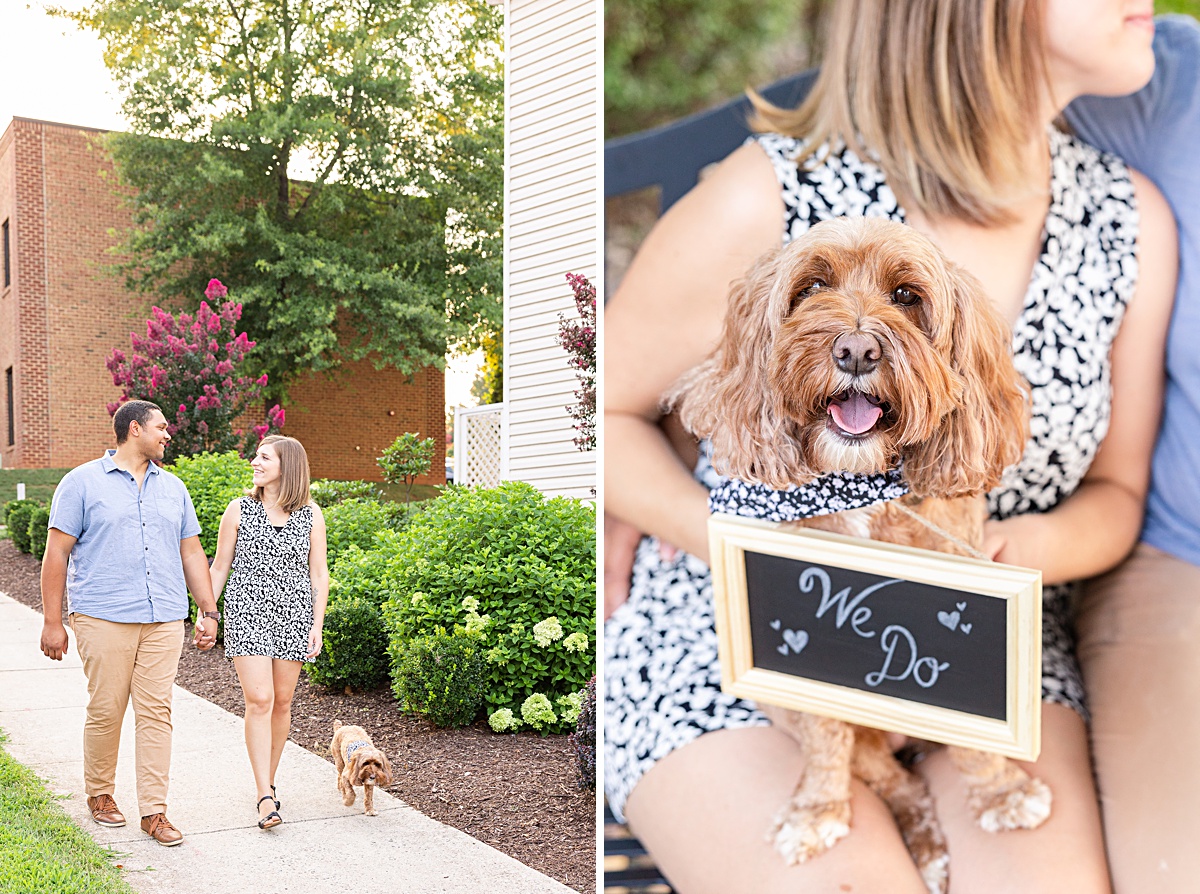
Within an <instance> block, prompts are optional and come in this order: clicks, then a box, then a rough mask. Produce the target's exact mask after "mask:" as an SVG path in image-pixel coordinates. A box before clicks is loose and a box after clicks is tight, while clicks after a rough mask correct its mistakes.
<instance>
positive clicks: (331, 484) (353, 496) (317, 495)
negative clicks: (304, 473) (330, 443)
mask: <svg viewBox="0 0 1200 894" xmlns="http://www.w3.org/2000/svg"><path fill="white" fill-rule="evenodd" d="M309 493H310V494H312V499H313V502H314V503H316V504H317V505H318V506H320V507H321V508H322V509H327V508H328V507H330V506H334V505H336V504H338V503H342V502H345V501H346V500H378V499H379V498H380V497H381V496H383V492H382V491H381V490H380V489H379V488H378V487H376V486H375V485H374V484H372V483H371V482H370V481H333V480H331V479H328V478H320V479H318V480H316V481H314V482H313V483H312V485H311V486H310V487H309Z"/></svg>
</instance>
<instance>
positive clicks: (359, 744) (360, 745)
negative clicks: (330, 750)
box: [346, 740, 371, 757]
mask: <svg viewBox="0 0 1200 894" xmlns="http://www.w3.org/2000/svg"><path fill="white" fill-rule="evenodd" d="M370 744H371V743H370V742H363V741H361V740H360V741H358V742H351V743H350V744H349V745H347V746H346V757H349V756H350V755H352V754H354V752H356V751H358V749H360V748H367V747H369V746H370Z"/></svg>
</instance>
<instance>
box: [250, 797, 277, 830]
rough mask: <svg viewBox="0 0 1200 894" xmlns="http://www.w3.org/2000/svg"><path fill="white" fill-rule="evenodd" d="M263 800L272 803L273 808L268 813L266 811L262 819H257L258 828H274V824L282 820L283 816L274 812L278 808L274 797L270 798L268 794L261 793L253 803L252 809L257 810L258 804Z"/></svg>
mask: <svg viewBox="0 0 1200 894" xmlns="http://www.w3.org/2000/svg"><path fill="white" fill-rule="evenodd" d="M263 801H270V802H271V803H272V804H274V805H275V810H272V811H271V812H270V813H268V814H267V815H266V816H264V817H263V818H262V819H260V820H259V821H258V827H259V828H260V829H274V828H275V827H276V826H278V825H279V824H280V823H282V822H283V817H282V816H280V815H279V814H278V813H277V812H276V811H278V810H279V802H278V801H276V800H275V799H274V798H272V797H271V796H270V795H263V796H262V797H261V798H259V799H258V804H255V805H254V809H255V810H257V809H258V807H259V805H260V804H262V802H263Z"/></svg>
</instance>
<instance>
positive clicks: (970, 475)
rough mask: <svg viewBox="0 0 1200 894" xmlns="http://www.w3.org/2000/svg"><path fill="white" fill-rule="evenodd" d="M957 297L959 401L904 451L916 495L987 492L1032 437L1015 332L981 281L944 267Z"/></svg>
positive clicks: (953, 350)
mask: <svg viewBox="0 0 1200 894" xmlns="http://www.w3.org/2000/svg"><path fill="white" fill-rule="evenodd" d="M947 268H948V269H947V276H948V282H949V287H950V289H951V292H952V294H953V299H954V300H953V321H952V323H951V326H952V338H951V347H950V355H951V356H950V365H951V367H952V368H953V369H954V371H955V372H956V373H957V374H958V375H959V376H960V377H961V380H962V383H963V393H962V399H961V402H959V403H958V404H957V405H956V406H955V407H954V409H952V410H951V411H950V413H949V415H948V416H946V417H945V418H944V419H943V420H942V423H941V425H939V426H938V427H937V430H936V431H935V432H934V433H933V436H932V437H931V438H929V439H928V440H927V441H925V442H923V443H922V444H919V445H916V446H915V447H913V448H911V449H909V450H906V451H905V455H904V476H905V478H906V479H907V481H908V484H909V487H910V488H911V489H912V491H913V493H915V494H918V495H928V496H938V497H954V496H967V495H971V494H980V493H986V492H987V491H988V490H991V489H992V488H993V487H995V486H996V485H997V484H999V482H1000V477H1001V475H1002V474H1003V472H1004V470H1005V469H1006V468H1007V467H1008V466H1010V465H1012V464H1013V463H1015V462H1016V461H1017V460H1018V459H1020V458H1021V454H1022V453H1023V452H1024V450H1025V443H1026V441H1027V440H1028V438H1029V387H1028V386H1027V385H1026V383H1025V380H1024V379H1022V378H1021V375H1020V374H1019V373H1018V372H1017V371H1016V368H1015V367H1014V366H1013V361H1012V330H1011V329H1010V328H1009V326H1008V324H1007V323H1006V322H1005V320H1004V318H1003V317H1001V316H1000V313H999V312H998V311H997V310H996V309H995V308H994V307H993V306H992V303H991V301H990V300H989V299H988V297H987V295H986V294H985V293H984V291H983V286H982V285H980V283H979V281H978V280H977V279H976V278H975V277H974V276H972V275H971V274H970V273H968V272H967V271H966V270H963V269H962V268H960V267H958V266H957V265H955V264H952V263H949V262H947Z"/></svg>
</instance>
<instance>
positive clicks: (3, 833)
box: [0, 734, 134, 894]
mask: <svg viewBox="0 0 1200 894" xmlns="http://www.w3.org/2000/svg"><path fill="white" fill-rule="evenodd" d="M4 741H5V738H4V736H3V734H0V891H3V892H4V894H134V892H133V888H131V887H129V885H128V884H126V882H125V881H124V880H123V879H122V878H121V873H120V870H118V869H117V868H116V866H115V865H114V864H113V858H114V857H113V854H111V852H108V851H105V850H104V849H102V848H101V847H100V846H99V845H98V844H96V842H95V841H94V840H92V838H91V837H90V836H89V835H88V834H87V833H86V832H84V831H83V830H82V829H80V828H79V827H78V826H76V825H75V824H74V823H73V822H71V820H70V818H69V817H68V816H67V814H66V812H65V811H64V810H63V809H62V807H61V806H59V804H58V803H57V801H55V799H54V796H53V795H51V794H50V793H49V792H48V791H47V790H46V786H45V785H44V784H43V783H42V781H41V780H40V779H38V778H37V776H36V775H34V773H33V771H32V770H30V769H28V768H27V767H24V766H22V765H21V764H19V763H17V762H16V761H15V760H13V759H12V757H10V756H9V754H8V753H7V752H6V751H5V750H4V748H3V744H2V743H3V742H4Z"/></svg>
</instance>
